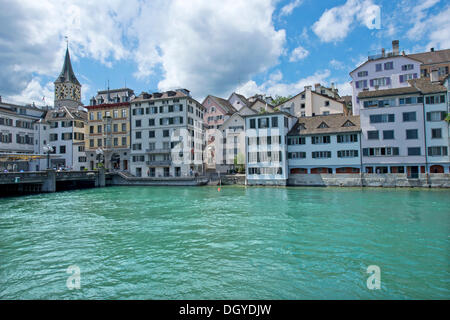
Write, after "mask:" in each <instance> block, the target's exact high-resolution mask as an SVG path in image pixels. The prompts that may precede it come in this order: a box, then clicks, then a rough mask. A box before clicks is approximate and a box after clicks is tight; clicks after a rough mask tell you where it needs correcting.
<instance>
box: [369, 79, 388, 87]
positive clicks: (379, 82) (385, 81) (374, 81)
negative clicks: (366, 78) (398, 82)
mask: <svg viewBox="0 0 450 320" xmlns="http://www.w3.org/2000/svg"><path fill="white" fill-rule="evenodd" d="M390 84H391V78H387V77H385V78H377V79H371V80H370V86H371V87H375V86H380V87H381V86H388V85H390Z"/></svg>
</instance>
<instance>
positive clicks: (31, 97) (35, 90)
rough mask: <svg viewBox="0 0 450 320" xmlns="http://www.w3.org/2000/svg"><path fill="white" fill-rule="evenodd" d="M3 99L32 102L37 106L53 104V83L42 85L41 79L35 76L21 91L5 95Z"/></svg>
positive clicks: (12, 101) (23, 102) (21, 102)
mask: <svg viewBox="0 0 450 320" xmlns="http://www.w3.org/2000/svg"><path fill="white" fill-rule="evenodd" d="M3 101H7V102H10V103H20V104H32V103H35V104H36V105H37V106H43V105H51V106H52V105H53V83H52V82H48V83H46V84H45V85H44V86H41V79H40V78H38V77H34V78H32V79H31V81H30V82H28V84H27V86H26V87H25V88H24V89H23V90H22V91H21V92H19V93H17V94H13V95H7V96H5V97H3Z"/></svg>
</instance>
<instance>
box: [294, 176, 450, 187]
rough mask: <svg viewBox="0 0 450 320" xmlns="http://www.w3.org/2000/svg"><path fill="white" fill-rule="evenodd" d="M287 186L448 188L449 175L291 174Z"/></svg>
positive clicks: (449, 183)
mask: <svg viewBox="0 0 450 320" xmlns="http://www.w3.org/2000/svg"><path fill="white" fill-rule="evenodd" d="M288 185H289V186H320V187H390V188H394V187H410V188H411V187H423V188H429V187H431V188H450V174H433V173H432V174H420V175H419V178H418V179H410V178H408V177H407V175H406V174H393V173H388V174H369V173H362V174H293V175H290V176H289V180H288Z"/></svg>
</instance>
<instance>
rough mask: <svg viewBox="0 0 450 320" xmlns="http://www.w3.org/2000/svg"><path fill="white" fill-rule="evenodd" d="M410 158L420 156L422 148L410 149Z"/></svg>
mask: <svg viewBox="0 0 450 320" xmlns="http://www.w3.org/2000/svg"><path fill="white" fill-rule="evenodd" d="M408 156H420V148H417V147H413V148H408Z"/></svg>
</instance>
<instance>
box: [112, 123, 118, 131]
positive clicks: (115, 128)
mask: <svg viewBox="0 0 450 320" xmlns="http://www.w3.org/2000/svg"><path fill="white" fill-rule="evenodd" d="M118 131H119V125H118V124H117V123H114V124H113V132H118Z"/></svg>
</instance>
